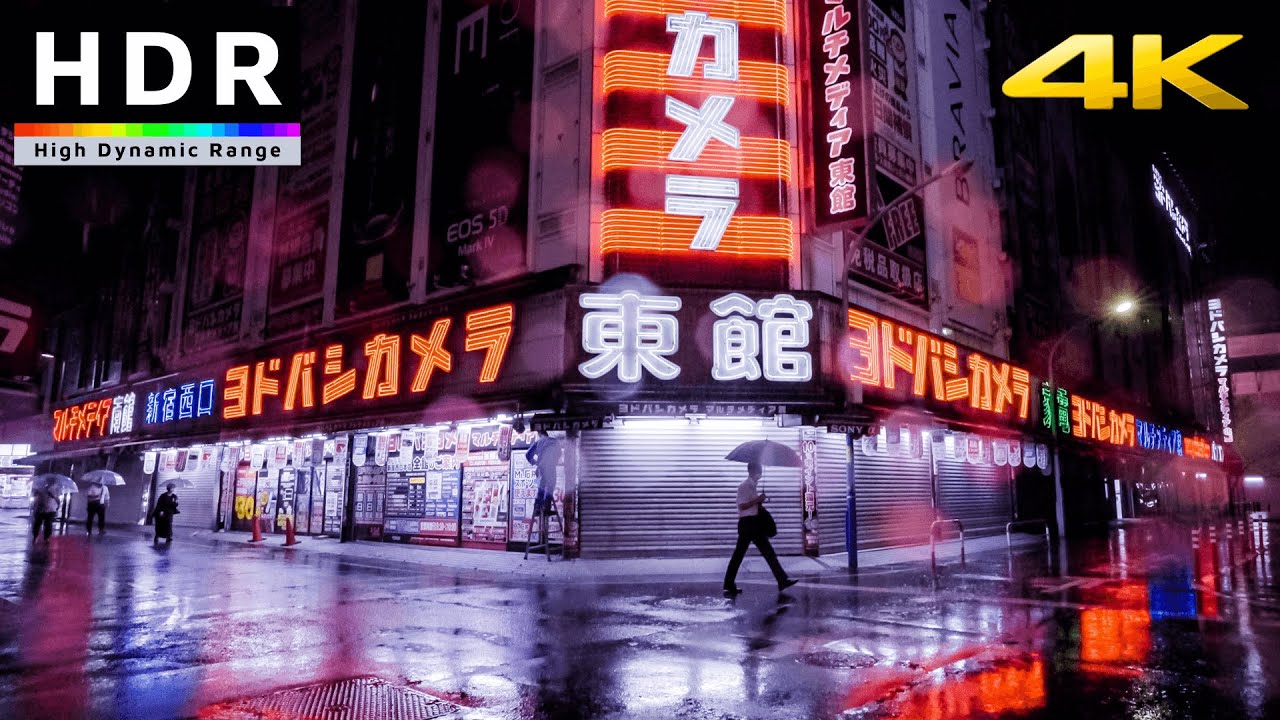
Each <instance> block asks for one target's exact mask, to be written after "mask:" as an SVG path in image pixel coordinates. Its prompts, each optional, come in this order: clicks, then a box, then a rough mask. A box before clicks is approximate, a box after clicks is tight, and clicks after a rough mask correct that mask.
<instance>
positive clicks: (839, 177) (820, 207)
mask: <svg viewBox="0 0 1280 720" xmlns="http://www.w3.org/2000/svg"><path fill="white" fill-rule="evenodd" d="M809 6H810V8H809V17H810V20H809V35H810V37H811V38H813V41H812V44H811V45H810V47H809V62H810V66H811V72H812V88H813V91H812V94H813V98H812V104H813V115H812V116H813V123H814V127H813V139H814V145H815V148H814V155H813V175H814V188H815V197H814V202H815V204H816V208H815V215H816V219H817V223H816V224H817V225H818V226H819V227H822V226H826V225H830V224H834V223H839V222H846V221H849V220H853V219H856V218H859V217H863V216H865V215H866V212H867V207H866V199H865V197H866V192H865V190H866V185H867V182H868V180H867V176H866V167H865V155H866V150H865V148H864V142H865V136H864V131H863V127H862V125H863V108H862V58H861V49H860V43H859V38H860V37H861V35H860V33H861V31H860V30H859V27H858V13H859V3H857V2H848V1H847V0H825V2H810V3H809Z"/></svg>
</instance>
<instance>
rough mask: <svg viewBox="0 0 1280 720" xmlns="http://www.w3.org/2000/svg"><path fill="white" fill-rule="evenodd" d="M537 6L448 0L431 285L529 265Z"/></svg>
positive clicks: (464, 281)
mask: <svg viewBox="0 0 1280 720" xmlns="http://www.w3.org/2000/svg"><path fill="white" fill-rule="evenodd" d="M534 9H535V3H534V0H522V1H521V2H510V1H509V0H473V1H470V2H447V3H444V16H443V19H442V22H441V30H440V61H439V62H440V65H439V69H438V71H437V77H438V82H439V85H438V88H437V93H436V95H437V100H436V122H435V133H434V139H435V140H434V141H435V157H434V160H433V162H432V183H431V232H430V237H431V248H430V251H429V256H430V258H431V268H430V270H429V273H430V278H428V280H429V286H430V287H432V288H437V287H450V286H457V285H466V284H470V283H473V282H484V281H485V280H487V279H489V278H491V277H494V276H497V275H501V274H504V273H510V272H514V271H517V270H519V269H521V268H522V267H524V264H525V235H526V233H527V229H528V228H527V226H528V214H529V211H528V208H529V142H530V131H531V130H530V127H531V126H530V118H531V117H532V114H531V113H532V111H531V107H530V105H531V101H532V96H533V72H532V67H533V65H534V57H533V44H534V42H533V41H534V23H533V21H534ZM458 108H466V112H458Z"/></svg>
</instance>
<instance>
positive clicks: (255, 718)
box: [196, 678, 458, 720]
mask: <svg viewBox="0 0 1280 720" xmlns="http://www.w3.org/2000/svg"><path fill="white" fill-rule="evenodd" d="M457 709H458V706H457V705H454V704H452V703H448V702H445V701H444V700H441V699H440V698H437V697H432V696H431V695H428V694H426V693H424V692H419V691H418V690H414V689H413V688H407V687H401V686H398V685H392V684H391V683H389V682H387V681H385V680H380V679H378V678H354V679H351V680H340V681H338V682H332V683H323V684H320V685H308V686H307V687H300V688H294V689H292V690H281V691H279V692H274V693H271V694H269V695H260V696H258V697H252V698H243V699H240V700H231V701H228V702H224V703H218V704H216V705H210V706H208V707H206V708H204V709H203V710H201V711H200V713H199V714H198V715H197V716H196V717H198V718H199V719H200V720H295V719H296V720H304V719H305V720H420V719H422V718H437V717H442V716H444V715H448V714H450V713H452V712H454V711H455V710H457Z"/></svg>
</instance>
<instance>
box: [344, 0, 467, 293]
mask: <svg viewBox="0 0 1280 720" xmlns="http://www.w3.org/2000/svg"><path fill="white" fill-rule="evenodd" d="M454 5H466V3H460V2H447V3H445V7H446V10H445V12H446V13H447V12H449V10H448V8H449V7H451V6H454ZM426 10H427V3H420V2H419V3H384V2H376V3H375V2H365V3H359V4H358V5H357V11H356V12H357V17H356V45H355V58H356V60H355V66H354V68H353V69H352V90H351V96H352V99H353V101H352V103H351V123H350V128H351V131H350V139H349V141H348V143H347V158H346V171H345V183H344V189H343V191H344V197H343V206H342V232H341V234H340V236H339V237H340V243H341V251H340V252H339V258H340V260H341V262H340V263H339V266H338V298H337V312H338V314H339V315H340V316H341V315H346V314H351V313H358V312H363V311H365V310H371V309H375V308H379V307H382V306H384V305H388V304H390V303H395V302H401V301H404V300H407V299H409V285H410V278H409V275H410V266H411V264H412V263H411V261H412V255H413V226H414V199H415V198H416V196H417V180H418V146H419V140H420V139H421V138H420V133H419V132H418V130H419V128H418V126H419V123H420V121H421V115H422V83H423V77H422V64H423V48H422V43H423V38H424V36H425V33H426ZM457 114H459V115H463V116H470V114H469V113H457Z"/></svg>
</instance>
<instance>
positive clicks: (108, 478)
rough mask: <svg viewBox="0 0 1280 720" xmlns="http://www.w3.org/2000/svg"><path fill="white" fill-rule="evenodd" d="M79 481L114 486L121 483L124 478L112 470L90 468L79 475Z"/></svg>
mask: <svg viewBox="0 0 1280 720" xmlns="http://www.w3.org/2000/svg"><path fill="white" fill-rule="evenodd" d="M80 482H82V483H94V484H97V485H108V486H115V485H123V484H124V478H123V477H121V476H120V473H118V472H115V471H114V470H90V471H89V472H87V473H85V474H84V475H81V476H80Z"/></svg>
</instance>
